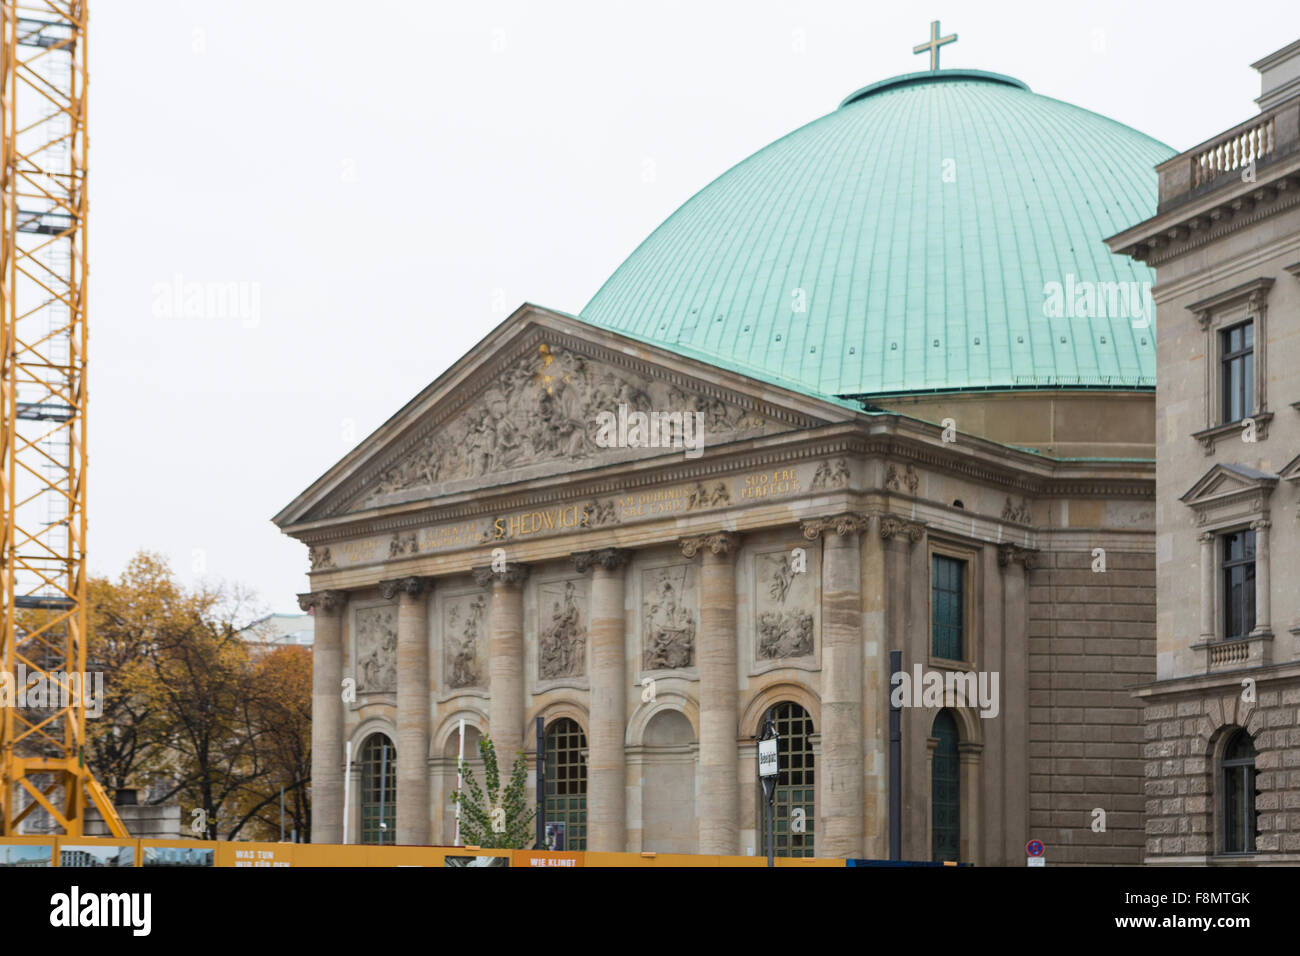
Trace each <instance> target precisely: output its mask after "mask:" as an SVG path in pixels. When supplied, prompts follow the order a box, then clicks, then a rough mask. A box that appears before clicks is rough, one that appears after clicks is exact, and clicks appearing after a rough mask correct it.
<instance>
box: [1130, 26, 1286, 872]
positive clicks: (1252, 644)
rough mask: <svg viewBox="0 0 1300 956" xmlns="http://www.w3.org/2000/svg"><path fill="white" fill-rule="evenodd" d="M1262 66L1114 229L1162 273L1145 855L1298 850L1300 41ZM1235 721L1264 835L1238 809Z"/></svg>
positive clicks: (1232, 859) (1281, 858)
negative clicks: (1250, 104) (1255, 80)
mask: <svg viewBox="0 0 1300 956" xmlns="http://www.w3.org/2000/svg"><path fill="white" fill-rule="evenodd" d="M1255 67H1256V68H1257V69H1259V70H1260V72H1261V75H1262V77H1263V89H1264V95H1262V96H1261V97H1260V99H1259V100H1258V101H1257V102H1258V103H1259V105H1260V108H1261V112H1260V114H1259V115H1258V116H1256V117H1254V118H1252V119H1250V120H1247V121H1246V122H1245V123H1243V124H1241V125H1240V126H1238V127H1236V128H1234V129H1232V130H1229V131H1227V132H1225V133H1223V134H1221V135H1219V136H1217V137H1215V138H1214V139H1212V140H1209V141H1207V142H1206V143H1203V144H1201V145H1200V146H1197V147H1196V148H1194V149H1192V150H1189V151H1188V152H1186V153H1183V154H1182V155H1180V156H1177V157H1175V158H1173V159H1171V160H1169V161H1168V162H1166V163H1164V164H1162V165H1161V166H1159V167H1158V172H1159V177H1160V203H1159V208H1158V212H1157V215H1156V216H1155V217H1154V218H1153V219H1150V220H1148V221H1146V222H1143V223H1140V224H1138V225H1137V226H1135V227H1133V228H1132V229H1130V230H1128V231H1127V232H1125V233H1122V234H1121V235H1119V236H1116V237H1113V238H1112V239H1110V240H1108V241H1109V243H1110V245H1111V248H1112V249H1113V250H1114V251H1117V252H1125V253H1127V254H1129V255H1131V256H1133V257H1135V258H1138V259H1141V260H1142V261H1144V262H1146V263H1148V264H1149V265H1152V266H1154V267H1155V268H1156V272H1157V280H1158V281H1157V284H1156V288H1155V301H1156V306H1157V321H1158V325H1159V330H1160V334H1159V339H1158V343H1157V366H1158V370H1157V381H1158V388H1157V401H1156V425H1157V439H1158V441H1157V447H1158V466H1157V471H1158V476H1159V485H1158V494H1157V502H1156V527H1157V547H1156V552H1157V561H1156V580H1157V605H1158V608H1159V612H1158V616H1157V626H1156V680H1155V681H1154V682H1153V683H1150V684H1147V685H1146V686H1144V687H1143V688H1141V689H1140V690H1139V691H1138V698H1139V700H1140V701H1141V703H1142V704H1143V705H1144V707H1145V714H1144V721H1145V737H1146V745H1145V753H1144V758H1145V761H1146V766H1145V776H1146V786H1145V797H1146V800H1145V817H1146V848H1145V860H1146V861H1147V862H1149V863H1211V864H1214V865H1231V864H1243V863H1245V864H1249V863H1281V862H1290V863H1294V862H1296V861H1300V855H1297V851H1300V773H1298V772H1297V771H1298V770H1300V706H1297V704H1300V692H1298V688H1300V590H1297V589H1296V588H1295V586H1294V580H1295V571H1294V569H1295V568H1296V567H1297V566H1300V527H1298V525H1297V520H1296V518H1297V492H1298V491H1300V95H1297V90H1296V89H1295V85H1294V82H1293V81H1294V76H1295V75H1296V70H1297V67H1300V42H1297V43H1293V44H1291V45H1290V46H1289V47H1286V48H1285V49H1283V50H1279V51H1278V52H1277V53H1275V54H1272V55H1271V56H1269V57H1266V58H1264V59H1263V60H1261V61H1259V63H1256V64H1255ZM1246 328H1249V329H1250V333H1251V334H1250V339H1249V340H1246V339H1245V335H1244V332H1243V331H1242V330H1244V329H1246ZM1234 336H1235V338H1234ZM1242 345H1244V346H1245V347H1244V348H1241V347H1240V346H1242ZM1243 352H1245V353H1248V360H1249V362H1250V363H1251V371H1252V374H1251V376H1250V377H1249V378H1245V379H1240V380H1239V379H1236V378H1234V371H1233V370H1234V368H1237V369H1239V368H1241V367H1243V366H1242V361H1243V360H1242V359H1241V358H1240V356H1241V354H1242V353H1243ZM1238 383H1239V384H1238ZM1234 541H1246V542H1248V544H1247V547H1250V545H1251V544H1253V554H1246V555H1245V557H1244V559H1243V560H1244V564H1241V565H1234V560H1235V559H1234V558H1233V555H1232V553H1231V552H1230V551H1229V550H1228V549H1229V548H1231V547H1233V542H1234ZM1234 566H1240V567H1245V568H1248V572H1247V574H1248V575H1249V576H1247V577H1245V579H1244V581H1242V582H1241V583H1240V584H1239V585H1237V586H1234V585H1233V584H1232V581H1231V578H1230V575H1231V574H1232V573H1233V572H1232V570H1231V569H1232V568H1233V567H1234ZM1237 612H1239V614H1238V616H1234V614H1237ZM1242 730H1244V731H1245V733H1246V735H1248V736H1246V737H1241V736H1236V737H1235V739H1237V740H1238V741H1242V740H1247V739H1248V740H1249V742H1250V744H1251V745H1253V749H1254V757H1253V771H1252V773H1253V790H1254V793H1253V794H1248V796H1247V800H1246V803H1247V804H1248V808H1247V809H1243V810H1241V811H1240V813H1243V814H1244V813H1253V815H1254V827H1253V830H1254V836H1253V840H1252V839H1250V838H1249V835H1247V836H1244V837H1242V839H1241V840H1238V837H1237V835H1236V830H1235V829H1234V830H1233V835H1231V836H1230V834H1229V832H1228V830H1229V828H1228V827H1227V826H1226V824H1225V819H1226V815H1227V814H1228V803H1227V798H1228V792H1227V791H1228V790H1229V789H1230V784H1229V783H1228V782H1227V781H1228V780H1229V778H1230V776H1231V775H1232V774H1233V773H1236V771H1232V770H1231V768H1230V765H1229V764H1225V763H1224V759H1225V748H1227V747H1228V746H1229V745H1230V743H1231V741H1232V740H1233V739H1234V736H1235V735H1238V734H1239V732H1240V731H1242ZM1233 779H1236V778H1235V777H1234V778H1233ZM1233 812H1234V813H1237V812H1238V811H1236V810H1234V811H1233ZM1246 829H1249V821H1247V822H1246V824H1245V827H1244V828H1243V830H1242V833H1243V834H1244V833H1245V830H1246ZM1252 842H1253V846H1251V845H1250V844H1251V843H1252Z"/></svg>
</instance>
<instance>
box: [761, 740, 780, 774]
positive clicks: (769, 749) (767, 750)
mask: <svg viewBox="0 0 1300 956" xmlns="http://www.w3.org/2000/svg"><path fill="white" fill-rule="evenodd" d="M758 775H759V776H760V777H775V776H776V738H775V737H773V738H772V739H771V740H760V741H759V742H758Z"/></svg>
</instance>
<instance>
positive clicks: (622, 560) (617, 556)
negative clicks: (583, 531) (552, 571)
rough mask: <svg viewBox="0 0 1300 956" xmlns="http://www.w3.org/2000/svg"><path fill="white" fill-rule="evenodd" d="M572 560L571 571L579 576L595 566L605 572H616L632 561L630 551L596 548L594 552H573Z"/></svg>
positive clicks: (626, 549) (625, 549)
mask: <svg viewBox="0 0 1300 956" xmlns="http://www.w3.org/2000/svg"><path fill="white" fill-rule="evenodd" d="M572 558H573V569H574V570H575V571H577V572H578V573H579V574H586V573H587V570H588V569H589V568H591V567H593V566H595V565H600V567H602V568H604V569H605V570H606V571H617V570H619V569H620V568H623V567H626V565H627V563H628V562H629V561H631V560H632V551H631V550H629V549H628V548H598V549H596V550H595V551H575V552H573V555H572Z"/></svg>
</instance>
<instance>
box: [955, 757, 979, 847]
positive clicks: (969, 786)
mask: <svg viewBox="0 0 1300 956" xmlns="http://www.w3.org/2000/svg"><path fill="white" fill-rule="evenodd" d="M981 750H983V745H982V744H977V743H972V742H970V741H964V742H962V743H960V744H958V745H957V759H958V761H959V763H960V767H961V778H960V784H959V787H960V789H959V791H958V792H959V793H960V794H961V836H960V842H959V843H958V846H959V847H960V848H961V850H960V852H961V859H962V860H963V861H967V860H968V861H970V862H971V863H973V864H974V865H975V866H982V865H983V863H984V854H983V844H984V841H983V840H982V839H981V838H980V837H981V836H982V834H981V830H982V828H983V826H984V821H983V818H982V817H981V816H980V791H981V790H982V789H983V787H982V785H981V782H980V751H981Z"/></svg>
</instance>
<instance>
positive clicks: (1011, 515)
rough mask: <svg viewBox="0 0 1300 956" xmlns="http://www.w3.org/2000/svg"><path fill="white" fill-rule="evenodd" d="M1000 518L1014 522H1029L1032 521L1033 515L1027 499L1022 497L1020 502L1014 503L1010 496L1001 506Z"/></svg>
mask: <svg viewBox="0 0 1300 956" xmlns="http://www.w3.org/2000/svg"><path fill="white" fill-rule="evenodd" d="M1002 520H1003V521H1011V522H1014V523H1015V524H1030V523H1031V522H1032V521H1033V515H1032V514H1031V512H1030V510H1029V501H1028V500H1027V499H1024V498H1022V499H1021V500H1020V504H1018V505H1017V504H1014V503H1013V502H1012V501H1011V498H1010V497H1008V498H1007V503H1006V504H1005V505H1003V506H1002Z"/></svg>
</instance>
